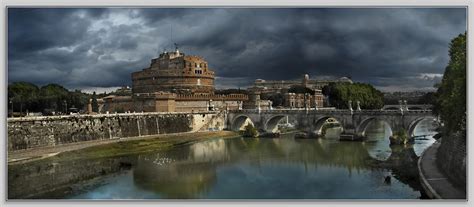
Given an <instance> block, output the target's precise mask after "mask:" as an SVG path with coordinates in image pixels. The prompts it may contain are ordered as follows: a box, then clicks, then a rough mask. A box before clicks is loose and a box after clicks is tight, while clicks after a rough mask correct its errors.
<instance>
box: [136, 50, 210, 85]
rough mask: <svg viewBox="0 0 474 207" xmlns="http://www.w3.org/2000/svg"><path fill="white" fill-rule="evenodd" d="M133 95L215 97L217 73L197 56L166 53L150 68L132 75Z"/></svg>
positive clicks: (176, 52) (153, 61) (155, 60)
mask: <svg viewBox="0 0 474 207" xmlns="http://www.w3.org/2000/svg"><path fill="white" fill-rule="evenodd" d="M132 80H133V86H132V91H133V93H135V94H137V93H149V92H151V91H168V92H173V93H178V94H213V93H214V71H212V70H211V69H210V68H208V64H207V62H206V61H205V60H204V59H203V58H201V57H198V56H190V55H185V54H184V53H180V52H179V50H178V49H177V48H176V51H175V52H170V53H168V52H164V53H162V54H160V56H159V57H158V58H155V59H152V60H151V64H150V67H149V68H145V69H143V70H142V71H137V72H134V73H132Z"/></svg>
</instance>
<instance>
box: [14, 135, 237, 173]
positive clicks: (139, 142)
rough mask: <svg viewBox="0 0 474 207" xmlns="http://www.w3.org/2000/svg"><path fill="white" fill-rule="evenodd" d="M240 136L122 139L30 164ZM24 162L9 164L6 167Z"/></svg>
mask: <svg viewBox="0 0 474 207" xmlns="http://www.w3.org/2000/svg"><path fill="white" fill-rule="evenodd" d="M238 136H240V135H239V134H238V133H235V132H231V131H214V132H196V133H180V134H167V135H157V136H152V137H146V138H134V139H123V140H118V141H117V142H113V143H107V144H101V145H96V146H91V147H87V148H83V149H78V150H72V151H65V152H61V153H59V154H57V155H55V156H51V157H48V158H44V159H41V160H34V161H30V162H39V161H45V162H58V161H70V160H80V159H96V158H106V157H115V156H125V155H133V154H139V153H144V152H153V151H159V150H165V149H170V148H172V147H175V146H179V145H183V144H189V143H193V142H198V141H205V140H211V139H216V138H233V137H238ZM21 163H24V162H9V163H8V165H15V164H21Z"/></svg>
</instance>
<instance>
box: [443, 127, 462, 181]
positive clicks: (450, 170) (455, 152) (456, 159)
mask: <svg viewBox="0 0 474 207" xmlns="http://www.w3.org/2000/svg"><path fill="white" fill-rule="evenodd" d="M436 158H437V159H436V161H437V162H438V166H440V167H441V169H442V170H443V171H444V172H445V175H446V176H448V178H449V179H450V180H451V181H453V182H454V183H456V184H457V185H458V186H464V189H466V187H465V186H466V135H465V134H463V133H454V134H452V135H450V136H446V137H443V139H442V140H441V145H440V147H439V149H438V154H437V155H436Z"/></svg>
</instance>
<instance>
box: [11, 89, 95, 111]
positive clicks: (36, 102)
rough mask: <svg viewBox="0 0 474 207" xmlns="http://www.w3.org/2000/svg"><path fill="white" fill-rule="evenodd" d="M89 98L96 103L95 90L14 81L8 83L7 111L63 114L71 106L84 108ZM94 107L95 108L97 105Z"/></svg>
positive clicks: (79, 108)
mask: <svg viewBox="0 0 474 207" xmlns="http://www.w3.org/2000/svg"><path fill="white" fill-rule="evenodd" d="M89 99H93V100H95V103H96V105H97V95H96V94H95V92H94V94H87V93H83V92H81V91H80V90H74V91H69V90H67V89H66V88H64V87H63V86H61V85H59V84H54V83H52V84H47V85H45V86H42V87H38V86H36V85H35V84H32V83H28V82H14V83H11V84H9V85H8V100H7V101H8V110H9V113H11V112H14V113H19V114H20V115H23V114H25V113H26V112H41V113H43V114H51V113H52V112H55V113H59V114H61V113H62V114H64V113H67V112H68V111H69V109H71V108H77V109H78V110H81V109H85V108H86V106H87V104H88V102H89ZM93 102H94V101H93ZM93 108H94V107H93ZM95 108H96V109H97V106H96V107H95Z"/></svg>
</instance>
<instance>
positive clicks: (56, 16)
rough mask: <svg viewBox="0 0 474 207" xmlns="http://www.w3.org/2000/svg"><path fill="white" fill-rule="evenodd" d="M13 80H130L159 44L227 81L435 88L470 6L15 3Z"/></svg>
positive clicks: (73, 84)
mask: <svg viewBox="0 0 474 207" xmlns="http://www.w3.org/2000/svg"><path fill="white" fill-rule="evenodd" d="M8 18H9V20H8V24H9V27H8V28H9V29H8V43H9V46H8V49H9V53H8V57H9V60H8V61H9V70H8V72H9V82H13V81H30V82H34V83H37V84H45V83H49V82H56V83H60V84H63V85H66V86H68V87H70V88H85V87H115V86H122V85H130V84H131V80H130V73H131V72H133V71H137V70H140V69H142V68H144V67H146V66H147V65H148V64H149V61H150V59H151V58H152V57H155V56H156V55H157V52H159V51H162V50H165V49H167V50H170V49H172V43H173V42H177V43H178V44H179V45H180V50H181V51H182V52H185V53H188V54H194V55H199V56H203V57H204V58H206V59H207V60H208V61H209V65H210V67H212V68H213V69H214V70H215V71H216V74H217V76H218V77H219V78H217V79H216V84H217V85H218V86H221V87H237V86H240V87H242V86H247V85H249V84H251V83H252V82H253V80H255V79H257V78H262V79H294V78H301V77H302V75H303V74H305V73H308V74H310V75H311V77H312V78H319V79H321V77H341V76H350V77H352V78H353V80H355V81H358V82H368V83H371V84H374V85H375V86H377V87H379V88H380V89H383V90H413V89H430V88H432V86H433V84H434V83H435V82H436V81H439V80H440V75H441V74H442V73H443V71H444V68H445V66H446V64H447V63H448V58H449V57H448V47H449V42H450V40H451V39H452V38H454V37H455V36H457V35H458V34H460V33H463V32H464V31H466V10H465V9H464V8H416V9H407V8H378V9H342V8H339V9H281V8H280V9H249V8H240V9H229V8H228V9H224V8H215V9H170V8H167V9H33V10H30V9H9V16H8Z"/></svg>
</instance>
